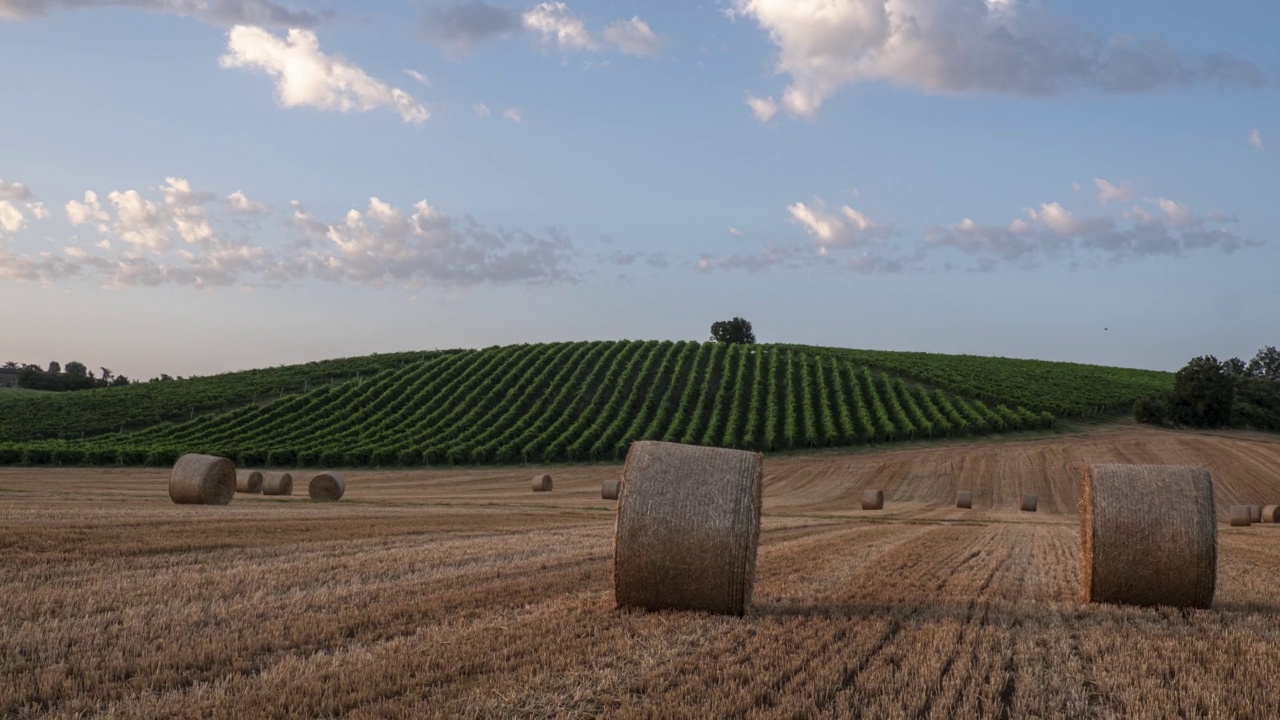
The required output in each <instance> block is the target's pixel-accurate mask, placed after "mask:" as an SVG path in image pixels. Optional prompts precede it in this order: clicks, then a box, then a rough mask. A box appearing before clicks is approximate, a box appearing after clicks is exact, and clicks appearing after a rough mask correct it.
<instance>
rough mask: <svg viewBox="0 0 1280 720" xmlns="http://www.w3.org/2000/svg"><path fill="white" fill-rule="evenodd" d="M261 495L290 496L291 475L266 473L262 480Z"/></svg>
mask: <svg viewBox="0 0 1280 720" xmlns="http://www.w3.org/2000/svg"><path fill="white" fill-rule="evenodd" d="M262 494H263V495H292V494H293V475H291V474H290V473H267V474H266V475H265V476H263V478H262Z"/></svg>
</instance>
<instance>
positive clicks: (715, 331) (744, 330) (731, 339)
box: [711, 317, 756, 345]
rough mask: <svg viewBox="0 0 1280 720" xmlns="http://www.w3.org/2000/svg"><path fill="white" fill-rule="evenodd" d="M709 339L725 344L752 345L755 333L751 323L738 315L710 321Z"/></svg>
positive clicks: (754, 340)
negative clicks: (728, 318) (732, 317)
mask: <svg viewBox="0 0 1280 720" xmlns="http://www.w3.org/2000/svg"><path fill="white" fill-rule="evenodd" d="M711 339H712V340H714V341H716V342H718V343H725V344H727V345H754V344H755V342H756V334H755V332H753V331H752V330H751V323H749V322H747V321H746V320H743V319H742V318H740V317H735V318H734V319H732V320H721V321H719V322H713V323H711Z"/></svg>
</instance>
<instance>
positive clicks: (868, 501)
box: [862, 490, 884, 510]
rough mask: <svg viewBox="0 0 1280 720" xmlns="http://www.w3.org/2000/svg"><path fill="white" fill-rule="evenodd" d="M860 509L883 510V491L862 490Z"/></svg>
mask: <svg viewBox="0 0 1280 720" xmlns="http://www.w3.org/2000/svg"><path fill="white" fill-rule="evenodd" d="M862 509H863V510H883V509H884V491H883V490H863V491H862Z"/></svg>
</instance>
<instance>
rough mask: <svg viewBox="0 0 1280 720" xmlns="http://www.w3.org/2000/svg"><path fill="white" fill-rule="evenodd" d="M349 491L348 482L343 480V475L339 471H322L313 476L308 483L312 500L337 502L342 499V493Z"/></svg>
mask: <svg viewBox="0 0 1280 720" xmlns="http://www.w3.org/2000/svg"><path fill="white" fill-rule="evenodd" d="M346 491H347V484H346V483H345V482H343V480H342V476H341V475H339V474H338V473H332V472H322V473H320V474H319V475H316V476H315V477H313V478H311V482H310V483H309V484H308V485H307V494H309V495H310V496H311V499H312V500H316V501H319V502H336V501H338V500H341V499H342V493H344V492H346Z"/></svg>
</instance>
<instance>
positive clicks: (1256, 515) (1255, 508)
mask: <svg viewBox="0 0 1280 720" xmlns="http://www.w3.org/2000/svg"><path fill="white" fill-rule="evenodd" d="M1249 522H1251V523H1260V522H1262V506H1261V505H1250V506H1249Z"/></svg>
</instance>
